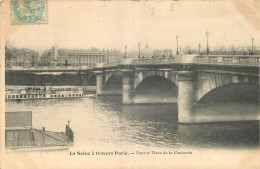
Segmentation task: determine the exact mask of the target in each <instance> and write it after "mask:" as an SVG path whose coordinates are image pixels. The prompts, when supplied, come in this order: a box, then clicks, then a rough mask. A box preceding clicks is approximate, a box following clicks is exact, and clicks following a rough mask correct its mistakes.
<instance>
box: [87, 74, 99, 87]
mask: <svg viewBox="0 0 260 169" xmlns="http://www.w3.org/2000/svg"><path fill="white" fill-rule="evenodd" d="M96 82H97V76H96V75H95V74H92V75H90V76H89V77H88V82H87V85H88V86H95V85H96Z"/></svg>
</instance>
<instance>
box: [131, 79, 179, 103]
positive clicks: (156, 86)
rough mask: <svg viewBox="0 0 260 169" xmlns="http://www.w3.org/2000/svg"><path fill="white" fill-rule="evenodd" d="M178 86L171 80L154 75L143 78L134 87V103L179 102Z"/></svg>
mask: <svg viewBox="0 0 260 169" xmlns="http://www.w3.org/2000/svg"><path fill="white" fill-rule="evenodd" d="M177 98H178V87H177V85H176V84H175V83H173V82H172V81H171V80H169V79H167V78H165V77H162V76H159V75H153V76H148V77H146V78H145V79H143V80H142V81H141V82H140V83H139V84H138V85H137V86H136V87H135V89H134V98H133V103H172V102H177Z"/></svg>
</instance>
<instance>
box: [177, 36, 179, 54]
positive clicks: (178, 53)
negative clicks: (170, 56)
mask: <svg viewBox="0 0 260 169" xmlns="http://www.w3.org/2000/svg"><path fill="white" fill-rule="evenodd" d="M176 41H177V51H176V54H177V55H179V47H178V45H179V44H178V43H179V36H178V35H177V36H176Z"/></svg>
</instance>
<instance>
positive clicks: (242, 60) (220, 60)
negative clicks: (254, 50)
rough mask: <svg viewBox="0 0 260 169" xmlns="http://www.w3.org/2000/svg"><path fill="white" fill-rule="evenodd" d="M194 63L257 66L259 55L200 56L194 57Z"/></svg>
mask: <svg viewBox="0 0 260 169" xmlns="http://www.w3.org/2000/svg"><path fill="white" fill-rule="evenodd" d="M195 63H205V64H208V63H210V64H213V63H214V64H225V65H229V64H234V65H259V64H260V56H259V55H200V56H196V57H195Z"/></svg>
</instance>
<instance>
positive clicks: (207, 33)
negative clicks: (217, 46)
mask: <svg viewBox="0 0 260 169" xmlns="http://www.w3.org/2000/svg"><path fill="white" fill-rule="evenodd" d="M206 36H207V55H208V54H209V31H208V30H207V32H206Z"/></svg>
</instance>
